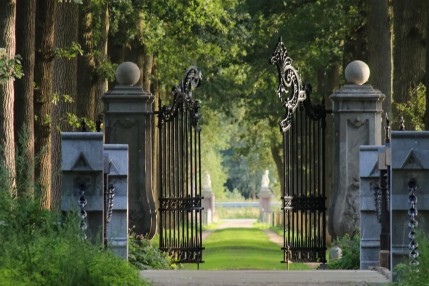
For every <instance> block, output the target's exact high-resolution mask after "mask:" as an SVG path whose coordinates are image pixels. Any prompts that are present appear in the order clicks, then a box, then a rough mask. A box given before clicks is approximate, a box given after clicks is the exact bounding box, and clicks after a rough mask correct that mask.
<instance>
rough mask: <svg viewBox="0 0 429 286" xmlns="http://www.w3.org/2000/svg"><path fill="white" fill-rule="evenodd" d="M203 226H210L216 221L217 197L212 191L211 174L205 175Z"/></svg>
mask: <svg viewBox="0 0 429 286" xmlns="http://www.w3.org/2000/svg"><path fill="white" fill-rule="evenodd" d="M203 197H204V199H203V201H202V204H203V212H202V215H203V225H209V224H211V223H213V221H214V215H215V196H214V194H213V191H212V181H211V179H210V174H209V172H207V171H206V173H205V175H204V190H203Z"/></svg>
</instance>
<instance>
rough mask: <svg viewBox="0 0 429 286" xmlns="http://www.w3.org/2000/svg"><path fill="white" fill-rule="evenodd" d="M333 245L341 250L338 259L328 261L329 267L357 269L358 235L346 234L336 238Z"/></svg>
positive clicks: (358, 253)
mask: <svg viewBox="0 0 429 286" xmlns="http://www.w3.org/2000/svg"><path fill="white" fill-rule="evenodd" d="M334 245H336V246H338V247H340V248H341V250H342V257H341V258H340V259H337V260H334V261H329V263H328V267H329V269H359V267H360V235H359V233H358V234H355V235H354V236H353V237H350V236H349V235H348V234H346V235H345V236H344V237H342V238H337V239H336V240H335V242H334Z"/></svg>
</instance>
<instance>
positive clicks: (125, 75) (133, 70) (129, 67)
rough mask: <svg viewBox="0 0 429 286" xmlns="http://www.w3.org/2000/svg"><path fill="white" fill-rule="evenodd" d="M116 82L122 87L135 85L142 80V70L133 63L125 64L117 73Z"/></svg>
mask: <svg viewBox="0 0 429 286" xmlns="http://www.w3.org/2000/svg"><path fill="white" fill-rule="evenodd" d="M115 76H116V81H117V82H118V83H119V84H120V85H135V84H136V83H137V82H138V81H139V79H140V69H139V67H138V66H137V65H136V64H135V63H132V62H123V63H122V64H120V65H119V66H118V68H117V69H116V71H115Z"/></svg>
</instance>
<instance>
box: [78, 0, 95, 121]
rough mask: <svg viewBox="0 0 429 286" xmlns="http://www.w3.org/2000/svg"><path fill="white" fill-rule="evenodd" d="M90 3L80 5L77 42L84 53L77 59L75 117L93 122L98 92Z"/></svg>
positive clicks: (87, 0)
mask: <svg viewBox="0 0 429 286" xmlns="http://www.w3.org/2000/svg"><path fill="white" fill-rule="evenodd" d="M89 6H90V1H89V0H86V1H84V2H83V4H82V8H81V12H80V13H81V15H80V17H79V42H80V45H81V47H82V49H83V51H84V55H83V56H79V58H78V71H79V73H78V76H77V81H78V83H79V84H78V90H77V102H76V105H77V115H78V116H79V117H86V118H88V119H91V120H93V119H94V118H95V114H94V111H95V99H96V94H97V90H98V79H97V74H96V63H95V56H94V45H95V43H94V38H93V31H92V26H93V15H92V12H91V11H90V7H89Z"/></svg>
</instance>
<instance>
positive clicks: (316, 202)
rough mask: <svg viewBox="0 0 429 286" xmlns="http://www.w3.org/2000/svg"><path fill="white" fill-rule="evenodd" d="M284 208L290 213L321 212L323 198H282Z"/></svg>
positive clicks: (323, 202) (323, 206)
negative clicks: (290, 211)
mask: <svg viewBox="0 0 429 286" xmlns="http://www.w3.org/2000/svg"><path fill="white" fill-rule="evenodd" d="M282 199H283V200H284V208H285V209H286V210H292V211H307V210H308V211H323V210H325V209H326V208H325V198H323V197H292V196H284V197H283V198H282Z"/></svg>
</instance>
